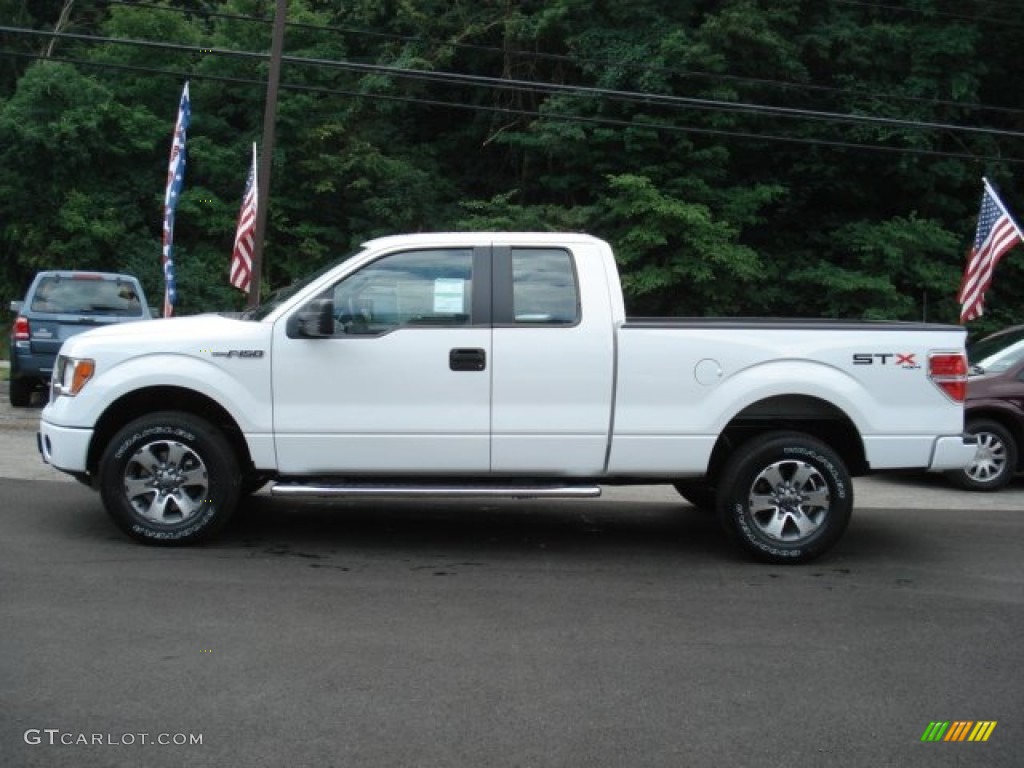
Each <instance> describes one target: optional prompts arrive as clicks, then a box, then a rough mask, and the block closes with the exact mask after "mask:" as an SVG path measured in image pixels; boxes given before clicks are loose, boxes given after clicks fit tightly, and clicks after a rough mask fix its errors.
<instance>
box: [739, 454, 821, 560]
mask: <svg viewBox="0 0 1024 768" xmlns="http://www.w3.org/2000/svg"><path fill="white" fill-rule="evenodd" d="M830 507H831V496H830V494H829V487H828V483H827V482H825V478H824V476H823V475H822V474H821V473H820V472H819V471H818V470H817V469H815V468H814V467H813V466H811V465H810V464H806V463H804V462H802V461H777V462H775V463H774V464H770V465H769V466H767V467H765V468H764V469H763V470H761V472H760V473H759V474H758V475H757V477H756V478H754V482H753V484H752V485H751V486H750V494H749V510H750V516H751V519H752V522H753V523H754V525H756V526H757V527H758V529H759V530H760V531H761V533H763V534H764V535H765V536H767V537H768V538H770V539H774V540H775V541H780V542H787V543H794V542H801V541H804V540H806V539H808V538H810V537H811V536H813V535H814V534H815V533H816V532H817V531H818V529H819V528H820V527H821V525H822V524H823V523H825V521H826V519H827V518H828V514H829V509H830Z"/></svg>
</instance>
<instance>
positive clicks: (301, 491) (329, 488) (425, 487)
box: [270, 481, 601, 499]
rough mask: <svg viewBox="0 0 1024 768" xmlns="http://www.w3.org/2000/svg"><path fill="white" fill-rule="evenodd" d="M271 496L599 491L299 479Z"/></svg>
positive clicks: (591, 494)
mask: <svg viewBox="0 0 1024 768" xmlns="http://www.w3.org/2000/svg"><path fill="white" fill-rule="evenodd" d="M270 493H271V495H273V496H319V497H356V496H390V497H394V498H402V497H406V498H420V499H422V498H452V497H486V498H492V499H494V498H501V499H593V498H596V497H598V496H600V495H601V488H600V486H597V485H565V484H551V485H546V484H530V485H526V484H523V485H515V484H513V485H498V484H488V483H480V484H465V485H454V484H432V483H368V482H349V483H302V482H296V481H288V482H281V483H274V484H273V485H272V486H271V487H270Z"/></svg>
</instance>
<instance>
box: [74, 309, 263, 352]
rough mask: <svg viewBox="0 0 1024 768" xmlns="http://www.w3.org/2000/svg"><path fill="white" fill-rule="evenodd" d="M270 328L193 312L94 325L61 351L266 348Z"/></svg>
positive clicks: (169, 350) (203, 350)
mask: <svg viewBox="0 0 1024 768" xmlns="http://www.w3.org/2000/svg"><path fill="white" fill-rule="evenodd" d="M270 332H271V325H270V324H265V323H257V322H251V321H246V320H238V319H234V318H229V317H224V316H223V315H216V314H209V315H193V316H190V317H174V318H166V319H162V320H150V321H148V322H144V323H121V324H118V325H107V326H103V327H102V328H94V329H92V330H89V331H85V332H84V333H80V334H77V335H75V336H73V337H71V338H69V339H68V340H67V341H66V342H65V343H64V346H63V347H62V348H61V352H62V354H65V355H71V356H74V357H92V356H95V355H96V354H101V355H102V353H103V352H105V351H108V352H113V351H114V350H119V351H120V350H123V351H124V353H125V354H126V355H131V356H138V355H140V354H146V353H159V352H167V353H172V354H174V353H178V354H189V355H197V354H199V355H207V354H210V353H211V352H217V351H222V350H224V351H227V350H228V349H229V348H234V345H236V344H256V345H260V348H262V349H263V350H264V351H265V352H266V351H269V345H270ZM114 356H116V357H120V356H121V355H118V354H115V355H114Z"/></svg>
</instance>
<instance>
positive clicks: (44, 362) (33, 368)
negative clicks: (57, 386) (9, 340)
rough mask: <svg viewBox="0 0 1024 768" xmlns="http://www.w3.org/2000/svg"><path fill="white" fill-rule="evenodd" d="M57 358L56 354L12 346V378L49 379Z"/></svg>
mask: <svg viewBox="0 0 1024 768" xmlns="http://www.w3.org/2000/svg"><path fill="white" fill-rule="evenodd" d="M26 343H27V342H26ZM56 360H57V355H56V354H52V355H51V354H46V353H39V352H30V351H28V350H26V349H21V348H19V347H18V346H14V347H12V348H11V378H12V379H24V378H30V379H42V380H45V381H49V379H50V376H51V375H52V374H53V365H54V363H55V362H56Z"/></svg>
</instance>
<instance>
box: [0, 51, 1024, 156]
mask: <svg viewBox="0 0 1024 768" xmlns="http://www.w3.org/2000/svg"><path fill="white" fill-rule="evenodd" d="M0 55H6V56H14V57H18V58H28V59H36V60H45V61H59V62H62V63H67V64H75V65H82V66H91V67H96V68H99V69H110V70H117V71H125V72H134V73H144V74H158V75H164V76H167V77H174V78H176V79H179V80H181V79H184V78H190V79H192V80H211V81H214V82H226V83H232V84H238V85H258V86H261V87H263V86H265V85H266V81H264V80H256V79H251V78H239V77H225V76H223V75H204V74H196V73H193V72H184V71H180V70H164V69H157V68H154V67H140V66H136V65H128V64H111V63H109V62H97V61H91V60H89V59H76V58H70V57H45V56H43V55H41V54H35V53H25V52H20V51H6V50H0ZM281 89H282V90H286V91H296V92H306V93H320V94H325V95H335V96H347V97H352V98H359V99H372V100H374V101H388V102H395V103H402V104H411V105H416V106H424V107H442V108H445V109H460V110H465V111H470V112H487V113H493V114H505V115H515V116H519V117H532V118H537V119H543V120H554V121H556V122H564V123H577V124H582V125H598V126H606V127H614V128H645V129H649V130H655V131H659V132H667V133H674V134H697V135H710V136H723V137H729V138H738V139H749V140H758V141H773V142H781V143H788V144H801V145H807V146H816V147H817V146H821V147H828V148H833V149H863V150H869V151H876V152H888V153H897V154H904V155H915V156H925V157H942V158H950V159H958V160H970V161H973V162H990V163H1005V164H1009V165H1018V164H1024V157H1022V158H1015V157H1000V156H992V155H974V154H970V153H966V152H943V151H940V150H929V149H920V148H915V147H893V146H887V145H882V144H864V143H858V142H845V141H838V140H835V139H817V138H814V139H811V138H803V137H797V136H783V135H779V134H768V133H757V132H750V131H728V130H724V129H717V128H703V127H697V126H685V125H670V124H665V123H656V122H637V121H629V120H616V119H613V118H602V117H589V116H585V115H563V114H558V113H551V112H540V111H537V110H527V109H517V108H512V107H499V106H487V105H481V104H465V103H462V102H453V101H443V100H439V99H427V98H423V97H414V96H396V95H393V94H379V93H366V92H363V91H354V90H346V89H339V88H325V87H322V86H311V85H301V84H298V83H285V82H282V83H281Z"/></svg>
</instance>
